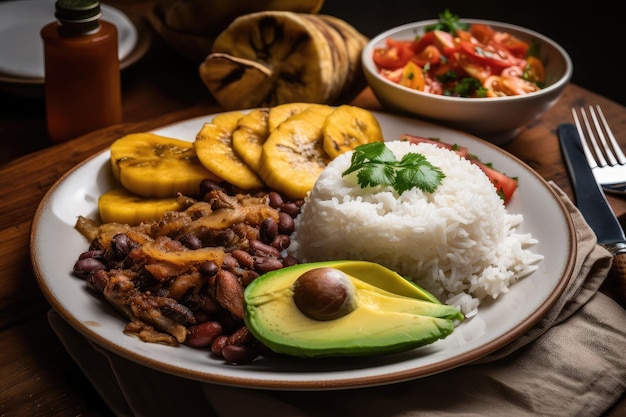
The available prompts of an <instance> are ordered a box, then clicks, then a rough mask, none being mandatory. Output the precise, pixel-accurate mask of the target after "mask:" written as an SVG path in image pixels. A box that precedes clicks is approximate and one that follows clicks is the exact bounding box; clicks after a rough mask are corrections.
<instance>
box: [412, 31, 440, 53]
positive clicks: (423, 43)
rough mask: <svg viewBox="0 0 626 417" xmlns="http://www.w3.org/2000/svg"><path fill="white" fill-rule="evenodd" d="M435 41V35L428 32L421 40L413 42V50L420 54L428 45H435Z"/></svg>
mask: <svg viewBox="0 0 626 417" xmlns="http://www.w3.org/2000/svg"><path fill="white" fill-rule="evenodd" d="M434 39H435V34H434V33H433V32H432V31H430V32H426V33H424V35H423V36H422V37H421V38H419V39H416V40H414V41H413V42H411V50H412V51H413V52H414V53H416V54H419V53H420V52H422V51H423V50H424V48H426V47H427V46H428V45H432V44H433V43H434Z"/></svg>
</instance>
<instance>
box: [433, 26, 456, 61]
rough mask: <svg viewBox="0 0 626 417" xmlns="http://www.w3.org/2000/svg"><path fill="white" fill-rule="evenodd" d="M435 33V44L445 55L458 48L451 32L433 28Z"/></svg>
mask: <svg viewBox="0 0 626 417" xmlns="http://www.w3.org/2000/svg"><path fill="white" fill-rule="evenodd" d="M433 33H434V34H435V37H434V45H435V46H436V47H437V48H439V49H440V50H441V51H443V53H444V54H445V55H449V54H450V53H452V52H454V51H455V50H456V49H457V46H456V43H455V42H454V38H453V37H452V35H451V34H449V33H448V32H444V31H443V30H433Z"/></svg>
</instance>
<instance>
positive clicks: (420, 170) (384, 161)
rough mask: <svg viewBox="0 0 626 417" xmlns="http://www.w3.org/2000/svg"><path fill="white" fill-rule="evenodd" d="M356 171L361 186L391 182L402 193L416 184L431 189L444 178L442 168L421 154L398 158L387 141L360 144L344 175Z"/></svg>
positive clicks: (427, 190)
mask: <svg viewBox="0 0 626 417" xmlns="http://www.w3.org/2000/svg"><path fill="white" fill-rule="evenodd" d="M355 171H357V180H358V182H359V185H360V186H361V188H365V187H375V186H377V185H391V186H392V187H393V189H394V190H396V191H397V192H398V193H399V194H402V193H403V192H405V191H407V190H410V189H411V188H413V187H417V188H419V189H420V190H422V191H425V192H427V193H432V192H434V191H435V189H436V188H437V186H439V184H441V181H442V180H443V179H444V178H445V174H444V173H443V171H441V169H439V168H438V167H436V166H433V165H432V164H431V163H430V162H428V160H427V159H426V157H425V156H424V155H422V154H419V153H413V152H410V153H407V154H406V155H404V156H403V157H402V159H401V160H400V161H398V160H397V159H396V157H395V155H394V154H393V152H391V150H389V148H387V146H385V144H384V142H373V143H368V144H365V145H360V146H358V147H357V148H356V149H355V150H354V153H353V154H352V160H351V165H350V167H349V168H348V169H346V170H345V171H344V172H343V173H342V176H344V177H345V176H346V175H348V174H350V173H352V172H355Z"/></svg>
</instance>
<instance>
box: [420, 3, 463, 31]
mask: <svg viewBox="0 0 626 417" xmlns="http://www.w3.org/2000/svg"><path fill="white" fill-rule="evenodd" d="M469 26H470V25H469V24H468V23H461V22H460V21H459V16H458V15H455V14H452V12H450V10H448V9H445V10H444V11H443V13H439V22H437V23H435V24H434V25H429V26H427V27H426V31H427V32H430V31H432V30H443V31H444V32H449V33H456V31H457V30H468V29H469Z"/></svg>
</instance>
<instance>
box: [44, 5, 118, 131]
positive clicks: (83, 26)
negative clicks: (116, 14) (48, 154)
mask: <svg viewBox="0 0 626 417" xmlns="http://www.w3.org/2000/svg"><path fill="white" fill-rule="evenodd" d="M55 17H56V19H57V21H54V22H51V23H49V24H47V25H46V26H44V27H43V28H42V29H41V37H42V40H43V46H44V48H43V49H44V70H45V86H44V89H45V100H46V117H47V124H48V135H49V138H50V140H51V141H52V142H53V143H58V142H63V141H66V140H68V139H72V138H75V137H78V136H80V135H83V134H85V133H88V132H91V131H94V130H97V129H100V128H104V127H107V126H111V125H114V124H117V123H121V121H122V97H121V95H122V93H121V81H120V66H119V58H118V40H117V29H116V27H115V25H113V24H111V23H109V22H106V21H103V20H100V17H101V9H100V2H99V1H97V0H57V2H56V3H55Z"/></svg>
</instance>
